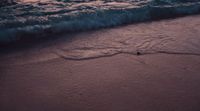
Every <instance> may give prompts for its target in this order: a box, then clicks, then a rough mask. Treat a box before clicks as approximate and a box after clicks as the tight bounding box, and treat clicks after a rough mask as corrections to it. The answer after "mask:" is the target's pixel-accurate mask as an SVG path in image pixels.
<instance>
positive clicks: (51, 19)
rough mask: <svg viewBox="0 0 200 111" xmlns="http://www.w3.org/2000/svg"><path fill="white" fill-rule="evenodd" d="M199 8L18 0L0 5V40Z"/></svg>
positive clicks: (189, 0) (179, 0) (193, 2)
mask: <svg viewBox="0 0 200 111" xmlns="http://www.w3.org/2000/svg"><path fill="white" fill-rule="evenodd" d="M199 12H200V0H57V1H56V0H22V1H18V2H17V3H16V4H13V5H7V6H1V7H0V42H1V43H3V42H4V43H5V42H12V41H17V40H21V39H31V38H40V37H49V36H50V35H54V34H61V33H68V32H75V31H76V32H78V31H85V30H91V29H98V28H104V27H112V26H117V25H123V24H128V23H136V22H143V21H149V20H157V19H163V18H171V17H176V16H182V15H190V14H197V13H199Z"/></svg>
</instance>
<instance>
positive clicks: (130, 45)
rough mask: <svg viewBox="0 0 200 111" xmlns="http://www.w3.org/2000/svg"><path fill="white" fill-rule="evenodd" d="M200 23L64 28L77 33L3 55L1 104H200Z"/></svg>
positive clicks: (103, 107) (134, 109)
mask: <svg viewBox="0 0 200 111" xmlns="http://www.w3.org/2000/svg"><path fill="white" fill-rule="evenodd" d="M199 23H200V16H191V17H184V18H179V19H174V20H163V21H159V22H152V23H143V24H137V25H128V26H123V27H118V28H113V29H104V30H99V31H92V32H84V33H80V34H75V35H74V34H72V35H64V36H73V37H72V38H70V39H65V37H62V38H61V39H59V40H56V41H49V42H48V43H45V44H39V45H38V46H35V47H33V48H28V49H24V50H20V51H17V52H16V51H15V52H10V53H7V54H1V55H0V61H1V62H0V111H200V87H199V86H200V56H199V55H200V45H199V41H200V35H198V34H200V25H199ZM138 53H139V54H138ZM137 54H138V55H137Z"/></svg>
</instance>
